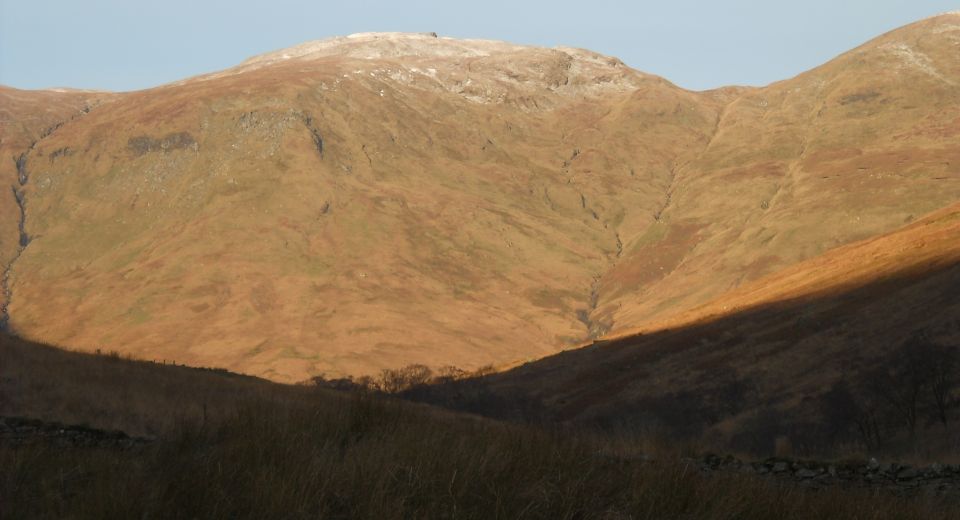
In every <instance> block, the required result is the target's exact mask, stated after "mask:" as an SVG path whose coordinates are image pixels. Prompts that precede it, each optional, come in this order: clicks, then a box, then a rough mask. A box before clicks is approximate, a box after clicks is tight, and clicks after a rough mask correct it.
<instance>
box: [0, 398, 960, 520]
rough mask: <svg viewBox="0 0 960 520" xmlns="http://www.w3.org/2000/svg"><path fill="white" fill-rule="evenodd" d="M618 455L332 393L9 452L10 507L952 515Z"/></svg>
mask: <svg viewBox="0 0 960 520" xmlns="http://www.w3.org/2000/svg"><path fill="white" fill-rule="evenodd" d="M609 451H610V450H606V449H605V447H604V446H603V441H602V439H597V438H595V437H591V438H586V437H579V436H576V435H572V434H560V433H551V432H546V431H543V430H538V429H534V428H530V427H523V426H514V425H505V424H501V423H496V422H492V421H485V420H479V419H473V418H471V417H468V416H458V415H451V414H447V413H438V412H435V411H431V410H429V409H427V408H425V407H420V406H415V405H414V406H412V405H410V404H408V403H403V402H399V401H395V400H392V399H388V398H382V397H376V396H370V395H362V394H357V395H353V396H342V397H336V396H330V395H329V394H321V395H320V396H318V398H317V399H315V400H303V401H301V402H290V401H275V402H261V403H254V404H251V405H250V406H246V407H242V408H240V409H239V410H238V411H236V412H235V413H232V414H231V415H230V416H229V417H227V418H225V419H224V420H222V421H219V422H217V423H207V424H206V425H202V424H199V423H191V422H188V423H183V424H181V425H180V426H179V427H178V428H176V429H175V431H174V432H172V433H171V434H170V435H169V436H168V437H165V438H163V439H162V440H159V441H157V442H156V443H154V444H152V445H149V446H147V447H142V448H136V449H131V450H125V451H124V450H110V449H99V448H98V449H78V448H62V447H56V446H53V445H32V446H22V447H18V448H14V447H9V446H7V447H0V517H2V518H330V519H339V518H343V519H346V518H376V519H394V518H396V519H409V518H412V519H416V518H424V519H427V518H429V519H433V518H451V519H452V518H477V519H480V518H482V519H493V518H530V519H533V518H543V519H589V518H604V519H627V518H636V519H667V518H687V519H699V518H718V519H763V518H777V519H780V520H785V519H812V518H823V519H893V518H897V519H900V518H902V519H937V518H944V519H946V518H951V515H950V511H948V510H946V509H945V507H946V506H938V505H937V504H934V503H929V502H925V501H922V500H920V499H914V500H903V499H895V498H893V497H885V496H870V495H868V494H865V493H860V492H854V491H841V490H833V491H826V492H816V493H814V492H809V491H804V490H801V489H798V488H794V487H780V486H778V485H776V484H774V483H768V482H763V481H759V480H755V479H751V478H748V477H746V476H744V477H739V476H714V477H710V478H705V477H701V476H700V475H698V474H697V473H696V472H695V471H693V469H692V468H688V467H685V466H683V465H682V464H678V463H676V462H669V463H668V462H664V463H662V464H659V465H658V464H657V463H639V462H631V461H629V460H625V459H618V458H616V457H610V456H608V455H605V453H608V452H609ZM673 460H675V459H673ZM953 517H954V518H955V516H953Z"/></svg>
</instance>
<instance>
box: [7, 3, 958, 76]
mask: <svg viewBox="0 0 960 520" xmlns="http://www.w3.org/2000/svg"><path fill="white" fill-rule="evenodd" d="M956 9H960V0H952V1H948V0H943V1H941V0H800V1H796V0H794V1H789V2H780V1H777V0H727V1H705V0H701V1H692V0H659V1H646V0H638V1H633V2H628V1H621V2H615V1H609V0H592V1H586V2H571V1H565V0H537V1H527V2H523V1H520V0H510V1H504V0H471V1H469V2H463V1H458V0H443V1H439V0H406V1H397V0H393V1H387V0H381V1H371V0H339V1H336V2H327V1H312V2H295V1H292V0H270V1H266V2H254V1H245V0H231V1H228V0H161V1H149V2H147V1H137V0H86V1H84V0H0V84H4V85H9V86H14V87H19V88H44V87H57V86H67V87H77V88H99V89H106V90H134V89H140V88H146V87H151V86H155V85H159V84H161V83H166V82H170V81H174V80H177V79H182V78H184V77H188V76H192V75H195V74H200V73H204V72H211V71H214V70H219V69H223V68H226V67H229V66H231V65H235V64H237V63H239V62H240V61H242V60H243V59H245V58H246V57H248V56H251V55H254V54H259V53H262V52H266V51H271V50H275V49H279V48H282V47H288V46H290V45H294V44H296V43H300V42H303V41H307V40H315V39H320V38H325V37H329V36H336V35H344V34H349V33H354V32H364V31H436V32H438V33H440V34H441V35H444V36H454V37H469V38H489V39H498V40H508V41H511V42H515V43H525V44H535V45H544V46H554V45H567V46H574V47H584V48H588V49H591V50H595V51H598V52H602V53H604V54H610V55H613V56H617V57H619V58H621V59H622V60H623V61H625V62H626V63H627V64H629V65H630V66H632V67H634V68H637V69H640V70H643V71H645V72H651V73H654V74H659V75H661V76H664V77H666V78H667V79H669V80H670V81H673V82H674V83H676V84H678V85H680V86H682V87H686V88H689V89H694V90H700V89H706V88H712V87H717V86H721V85H730V84H746V85H762V84H766V83H769V82H772V81H776V80H780V79H785V78H788V77H791V76H793V75H795V74H797V73H800V72H802V71H804V70H807V69H809V68H811V67H814V66H816V65H819V64H821V63H823V62H825V61H827V60H829V59H830V58H832V57H834V56H836V55H837V54H839V53H841V52H844V51H846V50H848V49H850V48H852V47H855V46H856V45H859V44H860V43H863V42H864V41H866V40H868V39H870V38H872V37H874V36H877V35H879V34H881V33H883V32H886V31H888V30H891V29H894V28H896V27H899V26H902V25H905V24H907V23H910V22H912V21H916V20H918V19H921V18H924V17H927V16H930V15H933V14H937V13H940V12H943V11H949V10H956Z"/></svg>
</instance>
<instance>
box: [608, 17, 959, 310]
mask: <svg viewBox="0 0 960 520" xmlns="http://www.w3.org/2000/svg"><path fill="white" fill-rule="evenodd" d="M958 139H960V15H956V14H953V15H944V16H940V17H936V18H932V19H928V20H924V21H921V22H918V23H916V24H913V25H910V26H907V27H905V28H903V29H899V30H896V31H893V32H891V33H889V34H886V35H884V36H881V37H879V38H877V39H876V40H873V41H871V42H869V43H867V44H865V45H863V46H861V47H859V48H857V49H855V50H853V51H850V52H848V53H846V54H844V55H842V56H840V57H838V58H836V59H835V60H833V61H831V62H829V63H827V64H825V65H823V66H821V67H819V68H817V69H814V70H812V71H810V72H807V73H804V74H801V75H799V76H797V77H795V78H793V79H790V80H787V81H782V82H779V83H775V84H773V85H770V86H769V87H766V88H763V89H751V90H744V91H742V92H741V93H740V95H738V96H737V97H736V98H735V99H734V100H733V101H731V102H730V103H729V104H727V105H726V107H725V108H724V109H723V110H722V112H721V114H720V116H719V118H718V120H717V129H716V132H715V134H714V135H713V138H712V139H711V141H710V144H709V145H708V146H707V147H706V149H705V150H704V152H703V153H702V154H700V155H698V156H697V158H696V159H694V160H693V161H690V162H689V163H685V164H683V165H681V166H680V167H679V168H678V170H677V182H676V185H675V189H674V190H673V196H672V197H671V204H670V206H669V207H668V208H667V209H666V210H665V211H664V212H663V215H662V223H661V224H659V225H658V226H653V227H651V228H650V230H649V231H648V232H647V233H645V234H644V235H643V236H641V237H639V238H638V239H637V240H636V241H634V242H628V243H627V244H626V247H625V255H624V259H623V260H622V261H621V262H620V263H619V264H618V265H617V267H616V268H614V269H612V270H611V271H609V272H608V273H607V274H606V275H605V277H604V279H603V284H602V286H601V291H600V310H599V311H598V312H597V313H595V316H596V317H595V319H597V320H598V321H606V322H609V323H611V324H612V325H613V327H614V329H620V328H629V327H631V326H635V325H639V324H641V323H648V322H650V321H651V319H656V318H658V317H665V316H667V315H669V314H672V313H674V312H676V311H677V310H678V309H682V308H684V307H689V306H693V305H696V304H699V303H702V302H704V301H705V300H707V299H709V298H711V297H715V296H717V295H719V294H721V293H722V292H724V291H726V290H729V289H731V288H733V287H736V286H737V285H739V284H740V283H742V282H744V281H748V280H751V279H753V278H756V277H757V276H759V275H762V274H766V273H770V272H774V271H776V270H778V269H781V268H783V267H785V266H787V265H790V264H792V263H795V262H797V261H799V260H802V259H804V258H809V257H812V256H815V255H817V254H820V253H822V252H824V251H826V250H828V249H830V248H833V247H836V246H838V245H841V244H844V243H847V242H850V241H853V240H859V239H863V238H866V237H870V236H873V235H876V234H878V233H882V232H885V231H889V230H892V229H894V228H896V227H899V226H900V225H902V224H904V223H906V222H910V220H911V219H914V218H917V217H918V216H920V215H923V214H926V213H928V212H930V211H933V210H935V209H937V208H940V207H943V206H944V205H946V204H949V203H951V202H954V201H956V200H960V147H958V146H957V142H958Z"/></svg>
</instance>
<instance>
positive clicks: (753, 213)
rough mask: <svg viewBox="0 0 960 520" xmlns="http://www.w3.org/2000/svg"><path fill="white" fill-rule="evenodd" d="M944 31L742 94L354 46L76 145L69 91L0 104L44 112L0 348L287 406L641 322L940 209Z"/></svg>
mask: <svg viewBox="0 0 960 520" xmlns="http://www.w3.org/2000/svg"><path fill="white" fill-rule="evenodd" d="M957 18H958V16H957V15H944V16H941V17H936V18H932V19H929V20H924V21H921V22H918V23H916V24H913V25H911V26H908V27H905V28H903V29H900V30H897V31H894V32H892V33H889V34H887V35H884V36H881V37H880V38H878V39H876V40H874V41H871V42H869V43H867V44H865V45H864V46H862V47H860V48H858V49H855V50H853V51H851V52H850V53H847V54H844V55H843V56H840V57H838V58H837V59H835V60H833V61H831V62H830V63H828V64H825V65H824V66H822V67H819V68H817V69H815V70H813V71H810V72H808V73H805V74H802V75H800V76H798V77H796V78H793V79H790V80H787V81H784V82H780V83H776V84H773V85H770V86H768V87H765V88H758V89H757V88H726V89H720V90H717V91H710V92H689V91H685V90H683V89H680V88H678V87H676V86H674V85H672V84H670V83H669V82H668V81H666V80H664V79H662V78H658V77H655V76H651V75H648V74H644V73H641V72H638V71H634V70H632V69H630V68H628V67H626V66H624V65H623V64H622V63H621V62H620V61H619V60H617V59H615V58H610V57H606V56H601V55H598V54H595V53H592V52H589V51H584V50H579V49H567V48H558V49H541V48H534V47H523V46H516V45H511V44H506V43H502V42H489V41H478V40H454V39H449V38H440V37H436V36H435V35H432V34H380V33H375V34H360V35H353V36H351V37H345V38H338V39H333V40H326V41H322V42H312V43H307V44H304V45H301V46H298V47H294V48H291V49H286V50H282V51H278V52H275V53H270V54H266V55H263V56H259V57H255V58H252V59H250V60H248V61H247V62H245V63H243V64H241V65H239V66H237V67H235V68H232V69H228V70H226V71H221V72H217V73H213V74H209V75H205V76H200V77H196V78H191V79H188V80H184V81H181V82H178V83H174V84H170V85H164V86H160V87H157V88H154V89H149V90H145V91H139V92H131V93H123V94H115V95H110V96H100V97H97V99H98V100H100V101H102V102H100V103H99V104H98V105H96V107H92V104H91V105H90V106H91V107H92V108H90V109H89V110H83V109H81V112H83V113H84V115H83V116H82V117H74V118H72V119H70V120H69V121H67V120H66V119H67V118H69V117H70V114H73V112H71V109H70V108H69V107H71V106H75V105H70V103H73V102H74V101H75V100H77V99H80V98H78V97H77V95H75V94H73V93H49V92H48V93H24V92H19V91H11V90H5V91H4V92H7V94H6V97H3V98H0V103H2V104H0V109H3V110H6V111H8V112H15V114H18V115H15V117H16V118H17V120H18V121H19V120H22V119H26V118H30V117H33V116H32V115H31V114H33V113H35V112H39V111H42V110H46V108H45V107H46V105H45V104H44V102H43V101H42V99H46V98H50V99H58V100H61V101H59V102H62V103H64V104H65V105H64V106H65V108H64V110H63V111H62V112H58V113H59V114H61V115H60V116H59V117H62V118H64V119H61V122H62V124H60V125H57V124H54V125H53V127H56V129H55V130H54V131H52V132H39V133H36V135H35V136H34V137H32V138H30V139H22V140H21V141H22V142H21V144H19V145H17V146H18V148H17V149H16V150H7V149H6V148H5V150H6V151H5V153H7V154H10V155H11V156H14V157H15V158H16V161H14V162H16V164H17V165H19V166H18V167H17V168H18V169H19V170H20V173H19V174H18V175H17V179H16V181H15V182H14V180H13V177H12V175H13V173H10V172H9V171H8V174H9V175H8V176H11V182H13V183H14V184H15V189H16V193H17V195H16V196H13V194H11V196H10V197H7V198H2V199H0V201H2V202H0V205H2V207H3V208H5V209H2V211H3V212H4V214H6V215H8V216H13V217H16V218H15V222H16V226H14V224H13V223H12V222H14V221H12V220H10V219H6V220H4V221H5V222H7V224H6V225H7V228H8V229H7V232H6V235H5V236H7V238H5V239H4V240H5V241H6V242H4V243H5V244H7V245H5V246H4V248H5V249H4V250H3V251H4V254H5V255H6V257H7V258H8V259H9V262H8V263H7V269H6V273H7V274H6V276H5V278H4V279H5V280H6V283H5V285H6V291H5V293H6V299H7V300H9V303H8V305H7V307H6V311H7V312H6V317H7V318H8V320H7V321H8V326H9V327H8V328H9V330H10V331H12V332H14V333H16V334H19V335H22V336H24V337H28V338H33V339H37V340H42V341H44V342H46V343H50V344H55V345H61V346H66V347H70V348H76V349H82V350H86V351H94V350H96V349H101V350H110V349H118V350H120V351H122V352H123V353H125V354H132V355H134V356H136V357H138V358H142V359H148V360H158V361H164V360H167V361H170V360H174V361H176V362H177V363H186V364H190V365H194V366H217V367H224V368H229V369H231V370H235V371H239V372H244V373H248V374H255V375H259V376H263V377H267V378H270V379H273V380H278V381H299V380H303V379H306V378H308V377H310V376H314V375H317V374H321V373H324V374H332V375H338V374H339V375H344V374H351V375H360V374H370V373H376V372H377V371H379V370H380V369H383V368H391V367H398V366H403V365H406V364H409V363H422V364H426V365H430V366H434V367H436V366H442V365H456V366H460V367H463V368H467V369H470V368H476V367H479V366H483V365H488V364H496V365H500V364H505V363H512V362H516V361H523V360H531V359H536V358H540V357H543V356H546V355H549V354H553V353H556V352H558V351H560V350H563V349H567V348H571V347H574V346H577V345H581V344H583V343H585V342H589V341H591V340H593V339H596V338H599V337H603V336H604V335H612V336H616V335H618V334H622V333H624V332H625V331H629V330H631V329H633V328H635V327H642V326H645V325H649V324H651V323H656V322H659V321H661V320H664V319H667V318H668V317H670V316H673V315H676V314H677V313H680V312H683V311H687V310H690V309H692V308H694V307H697V306H699V305H702V304H704V303H706V302H708V301H710V300H712V299H713V298H716V297H717V296H719V295H720V294H722V293H724V292H726V291H729V290H731V289H734V288H736V287H737V286H738V285H740V284H743V283H747V282H749V281H751V280H755V279H757V278H759V277H761V276H763V275H767V274H770V273H773V272H775V271H777V270H779V269H782V268H785V267H787V266H789V265H792V264H794V263H796V262H799V261H802V260H805V259H808V258H812V257H815V256H817V255H819V254H821V253H823V252H825V251H827V250H828V249H831V248H833V247H836V246H839V245H842V244H846V243H850V242H853V241H856V240H860V239H864V238H867V237H870V236H874V235H878V234H882V233H885V232H889V231H891V230H893V229H896V228H897V227H899V226H901V225H903V224H904V223H905V222H907V221H909V220H911V219H915V218H917V217H919V216H920V215H924V214H927V213H929V212H930V211H933V210H936V209H938V208H941V207H944V206H946V205H947V204H949V203H951V202H953V201H955V200H957V199H958V197H960V176H958V175H957V173H956V165H957V164H958V161H960V157H958V156H957V153H958V151H957V148H956V147H955V146H954V145H953V141H955V139H956V135H957V132H960V113H957V108H956V107H957V106H960V103H958V101H960V88H958V86H957V85H958V82H960V59H958V56H957V54H956V52H954V51H955V45H956V42H957V38H958V35H960V32H958V29H957V28H958V27H960V24H958V23H957ZM84 95H85V96H89V95H91V94H84ZM44 96H45V97H44ZM30 99H35V100H34V101H32V102H31V103H33V104H29V103H28V105H30V107H31V110H32V112H31V111H25V112H24V111H22V110H21V109H20V108H16V110H14V109H13V108H9V107H19V106H20V105H18V104H17V103H20V102H21V101H20V100H30ZM69 100H74V101H69ZM84 106H86V105H84ZM48 115H49V114H48ZM45 117H46V116H45ZM27 133H28V134H29V132H27ZM24 135H27V134H24ZM30 135H34V134H30ZM31 139H35V140H33V141H31ZM18 142H20V141H18ZM28 142H31V144H29V145H27V143H28ZM11 143H12V141H11ZM3 146H4V147H6V146H8V145H7V144H6V141H5V142H4V145H3ZM10 146H13V144H11V145H10ZM9 167H10V164H8V165H7V166H5V168H9ZM5 171H6V170H5ZM21 177H22V178H23V182H21V180H20V178H21ZM15 230H16V231H15ZM20 230H22V233H20ZM19 243H25V244H26V247H24V248H22V251H21V249H20V248H19V246H17V247H14V246H13V245H12V244H19ZM5 319H6V318H5Z"/></svg>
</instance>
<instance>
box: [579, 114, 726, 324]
mask: <svg viewBox="0 0 960 520" xmlns="http://www.w3.org/2000/svg"><path fill="white" fill-rule="evenodd" d="M737 99H738V98H734V99H732V100H730V101H728V102H726V103H725V104H724V105H723V107H721V109H720V110H719V111H718V112H717V120H716V123H715V124H714V127H713V131H712V132H711V133H710V137H709V138H708V139H707V142H706V144H705V145H704V147H703V149H702V150H700V152H699V153H698V154H697V155H695V156H693V157H690V158H689V159H687V161H685V162H683V163H682V164H677V162H676V160H674V162H673V164H671V166H670V170H669V178H668V181H667V187H666V189H665V190H664V196H663V202H662V203H661V204H660V206H659V207H658V208H657V209H656V211H654V212H653V222H652V223H651V225H653V226H656V225H662V224H663V223H664V214H665V213H666V212H667V211H668V210H669V209H670V208H671V206H672V205H673V202H674V201H673V195H674V192H675V191H676V188H677V185H678V183H679V180H680V177H681V173H682V172H683V170H684V168H686V166H687V165H688V164H690V163H691V162H693V161H694V160H696V159H697V157H699V156H700V155H703V154H704V153H706V151H707V150H709V149H710V146H711V145H713V142H714V140H715V139H716V137H717V135H718V134H719V133H720V128H721V127H722V126H723V121H724V118H725V117H726V115H727V110H728V109H729V108H730V106H731V105H732V104H733V103H735V102H736V101H737ZM579 154H580V150H579V149H576V150H574V153H573V156H572V157H571V158H570V159H569V160H568V161H566V162H564V164H563V172H564V173H567V171H568V168H569V166H570V164H571V163H572V162H573V161H574V160H575V159H576V158H577V156H578V155H579ZM630 174H631V175H634V171H633V170H632V169H631V170H630ZM580 200H581V205H582V206H583V208H584V209H588V207H587V202H586V198H585V197H584V196H583V195H582V194H581V195H580ZM589 211H590V213H591V214H592V215H593V218H594V219H596V220H600V218H599V216H598V215H597V213H596V212H595V211H593V210H592V209H591V210H589ZM604 228H606V224H604ZM614 238H615V239H616V255H615V256H614V258H612V259H611V260H610V262H609V263H608V265H607V271H609V270H611V269H613V268H614V267H616V265H617V263H618V262H619V261H620V258H621V257H622V256H623V242H622V241H621V239H620V232H619V230H615V231H614ZM603 276H604V273H602V272H601V273H597V274H595V275H594V276H593V283H591V284H590V295H589V298H588V299H587V307H586V308H585V309H580V310H578V311H577V321H579V322H581V323H583V325H584V326H585V327H586V329H587V332H586V336H585V338H584V341H593V340H596V339H599V338H600V337H602V336H603V335H604V334H606V333H607V331H609V330H610V329H611V328H612V327H613V322H612V321H610V322H602V321H599V320H597V319H595V318H594V316H593V315H594V313H595V312H596V311H597V307H598V306H599V302H600V287H601V284H602V282H603Z"/></svg>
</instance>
